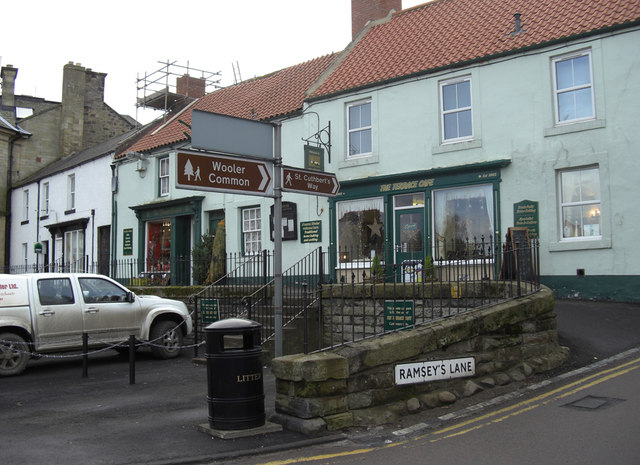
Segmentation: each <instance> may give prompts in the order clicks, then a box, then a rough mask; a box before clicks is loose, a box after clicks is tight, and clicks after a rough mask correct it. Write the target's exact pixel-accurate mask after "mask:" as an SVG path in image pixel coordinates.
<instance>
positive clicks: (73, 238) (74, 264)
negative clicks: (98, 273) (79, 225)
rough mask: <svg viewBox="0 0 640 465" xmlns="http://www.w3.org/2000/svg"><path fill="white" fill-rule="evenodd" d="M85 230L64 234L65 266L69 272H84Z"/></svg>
mask: <svg viewBox="0 0 640 465" xmlns="http://www.w3.org/2000/svg"><path fill="white" fill-rule="evenodd" d="M84 239H85V238H84V230H82V229H74V230H71V231H65V233H64V262H65V263H64V265H65V266H67V265H68V266H69V270H68V271H69V272H72V273H73V272H77V271H84Z"/></svg>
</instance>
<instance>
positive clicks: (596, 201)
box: [557, 165, 603, 242]
mask: <svg viewBox="0 0 640 465" xmlns="http://www.w3.org/2000/svg"><path fill="white" fill-rule="evenodd" d="M588 170H597V172H598V185H599V186H600V192H599V194H600V197H599V198H598V199H590V200H579V201H573V202H569V201H565V199H564V198H563V185H562V175H563V174H564V173H569V172H582V171H588ZM557 177H558V209H559V216H560V231H559V232H560V240H561V241H562V242H574V241H593V240H599V239H602V228H603V221H602V181H601V179H602V175H601V170H600V167H599V166H598V165H590V166H579V167H575V168H566V169H560V170H558V171H557ZM589 205H593V206H595V212H596V213H597V215H598V216H599V218H600V220H599V222H598V227H599V230H598V234H594V235H591V236H587V235H584V225H582V224H581V225H580V228H581V232H582V233H583V234H582V235H580V236H569V235H568V234H567V235H565V232H566V231H565V230H564V229H565V227H566V226H565V219H564V208H565V207H585V206H589Z"/></svg>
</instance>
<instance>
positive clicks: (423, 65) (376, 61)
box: [312, 0, 640, 99]
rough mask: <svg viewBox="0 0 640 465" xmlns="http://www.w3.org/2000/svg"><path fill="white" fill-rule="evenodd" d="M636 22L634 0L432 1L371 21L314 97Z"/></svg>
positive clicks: (639, 5)
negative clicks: (519, 27) (518, 20)
mask: <svg viewBox="0 0 640 465" xmlns="http://www.w3.org/2000/svg"><path fill="white" fill-rule="evenodd" d="M515 13H520V14H521V24H522V28H523V29H524V31H525V32H524V34H522V33H521V34H513V35H512V34H511V33H512V32H513V31H514V29H515V21H514V14H515ZM639 20H640V1H639V0H436V1H433V2H431V3H426V4H424V5H421V6H417V7H414V8H411V9H407V10H403V11H401V12H397V13H395V14H394V15H393V16H392V18H391V20H390V21H388V22H386V23H383V24H379V25H376V26H373V27H372V28H371V29H370V30H369V31H368V32H367V33H366V34H365V35H364V36H363V37H362V38H361V39H360V41H359V42H358V43H356V44H354V47H353V50H351V51H350V52H349V53H348V54H346V56H345V57H344V59H343V61H342V62H341V63H340V64H339V65H337V67H336V69H335V70H334V71H333V72H332V73H331V75H330V76H329V77H328V79H327V80H325V81H324V82H323V83H322V84H321V85H320V87H318V88H317V90H316V91H315V92H314V93H313V95H312V98H313V99H315V98H317V97H322V96H327V95H332V94H338V93H341V92H345V91H347V90H350V89H355V88H362V87H367V86H370V85H374V84H376V83H384V82H386V81H390V80H394V79H398V78H402V77H405V76H410V75H413V74H420V73H425V72H429V71H430V70H431V71H433V70H437V69H441V68H446V67H448V66H454V65H456V64H464V63H468V62H470V61H474V60H480V59H482V58H483V57H485V58H486V57H491V56H497V55H500V54H505V53H509V52H513V51H516V50H522V49H526V48H528V47H534V46H538V45H543V44H547V43H550V42H554V41H556V40H559V39H562V38H569V37H575V36H579V35H582V34H585V33H589V32H595V31H600V30H606V29H608V28H611V27H613V26H616V25H621V24H624V23H632V22H638V21H639Z"/></svg>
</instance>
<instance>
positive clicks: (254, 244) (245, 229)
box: [240, 206, 262, 255]
mask: <svg viewBox="0 0 640 465" xmlns="http://www.w3.org/2000/svg"><path fill="white" fill-rule="evenodd" d="M240 215H241V222H242V228H241V230H242V250H243V252H244V254H245V255H256V254H259V253H260V252H261V251H262V212H261V210H260V206H254V207H244V208H242V209H241V213H240Z"/></svg>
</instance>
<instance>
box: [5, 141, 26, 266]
mask: <svg viewBox="0 0 640 465" xmlns="http://www.w3.org/2000/svg"><path fill="white" fill-rule="evenodd" d="M21 137H22V136H20V135H16V136H13V137H12V138H10V139H9V163H8V167H7V200H6V202H7V203H6V206H5V212H6V217H5V218H6V219H5V226H4V230H5V235H4V268H5V270H4V272H5V273H8V272H9V267H10V266H11V258H10V257H11V186H12V184H13V177H12V175H11V173H12V169H13V145H14V143H15V141H17V140H18V139H20V138H21Z"/></svg>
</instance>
